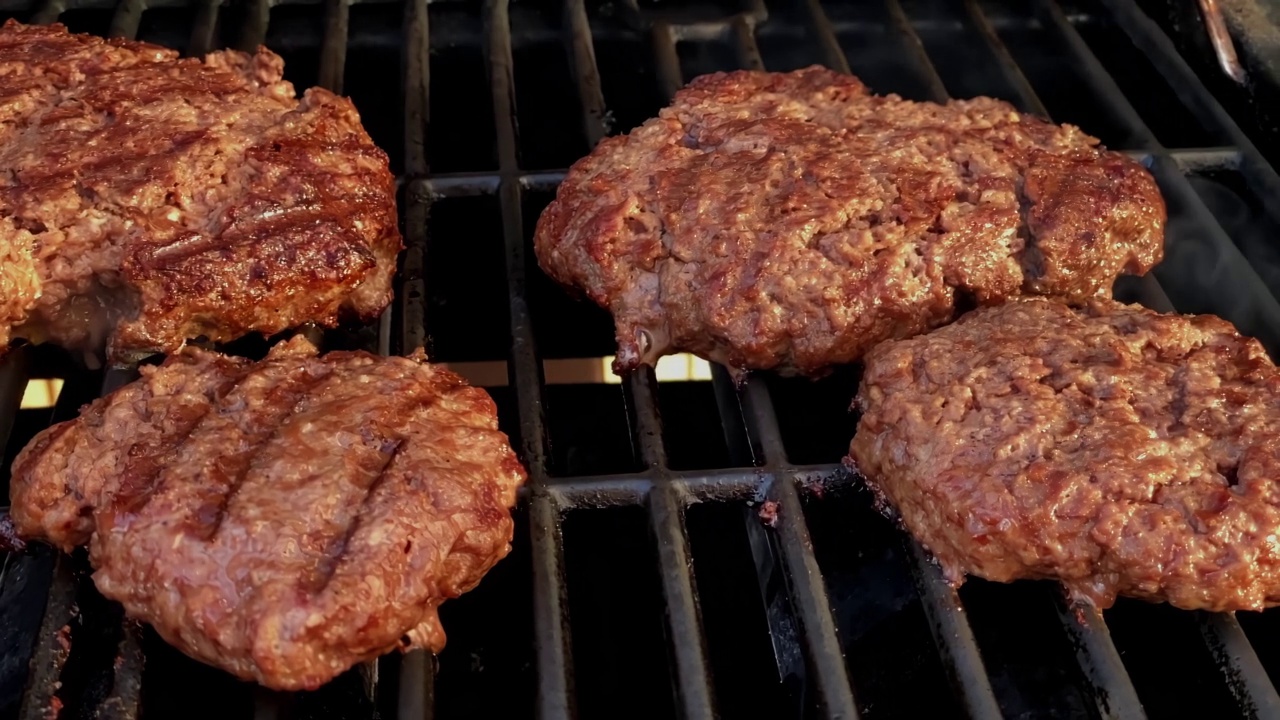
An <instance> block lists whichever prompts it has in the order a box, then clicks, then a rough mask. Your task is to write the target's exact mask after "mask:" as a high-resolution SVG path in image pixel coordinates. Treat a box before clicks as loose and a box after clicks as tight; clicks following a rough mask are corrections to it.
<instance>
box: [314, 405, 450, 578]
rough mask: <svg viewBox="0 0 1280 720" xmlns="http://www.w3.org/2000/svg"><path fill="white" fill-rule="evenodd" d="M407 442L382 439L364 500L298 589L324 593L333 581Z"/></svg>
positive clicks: (406, 440)
mask: <svg viewBox="0 0 1280 720" xmlns="http://www.w3.org/2000/svg"><path fill="white" fill-rule="evenodd" d="M434 404H435V403H434V402H431V403H428V404H427V405H426V407H430V406H431V405H434ZM388 442H389V443H390V448H387V447H386V445H387V443H388ZM408 442H409V441H408V439H407V438H403V437H402V438H397V439H394V440H391V439H389V438H384V439H383V441H382V443H383V448H381V452H382V454H383V458H384V459H383V461H382V464H381V467H379V468H378V474H377V475H375V476H374V478H373V481H372V482H370V483H369V485H368V487H366V488H365V491H364V497H363V498H361V500H360V507H359V509H357V510H356V512H355V513H354V514H352V516H351V519H350V521H348V523H347V527H346V528H345V529H344V530H343V531H342V534H341V535H338V536H337V537H336V538H334V539H333V540H330V541H329V543H328V547H326V548H325V553H324V557H323V558H322V559H321V560H320V561H319V562H318V563H316V569H315V572H314V573H313V574H312V576H311V577H310V578H307V579H304V580H303V582H302V583H301V586H302V588H303V589H304V590H305V591H306V592H308V593H309V594H311V595H319V594H320V593H322V592H324V589H325V588H326V587H328V586H329V582H330V581H331V580H333V576H334V574H335V573H337V571H338V567H339V566H341V565H342V561H343V559H344V558H345V557H346V555H347V550H348V547H349V545H350V543H351V538H353V537H355V534H356V532H357V531H358V530H359V529H360V526H361V525H362V524H363V523H364V522H367V521H366V519H365V518H366V517H367V515H368V510H369V501H370V500H371V499H372V498H373V494H374V492H375V491H376V490H377V489H378V487H379V486H380V485H382V483H383V482H384V481H385V480H386V478H387V475H388V472H387V471H388V470H389V469H390V468H391V464H392V463H393V462H395V459H396V457H398V456H399V455H400V451H401V449H403V448H404V447H405V446H406V445H407V444H408Z"/></svg>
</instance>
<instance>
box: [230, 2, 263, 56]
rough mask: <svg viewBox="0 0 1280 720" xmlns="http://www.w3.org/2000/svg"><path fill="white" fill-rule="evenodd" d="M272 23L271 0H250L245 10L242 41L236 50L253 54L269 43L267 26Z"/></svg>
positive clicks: (241, 31)
mask: <svg viewBox="0 0 1280 720" xmlns="http://www.w3.org/2000/svg"><path fill="white" fill-rule="evenodd" d="M270 23H271V0H249V3H248V7H246V8H245V16H244V25H242V26H241V28H240V40H239V42H237V43H236V48H237V49H239V50H242V51H244V52H247V53H252V52H253V51H254V50H256V49H257V48H258V46H259V45H261V44H263V43H265V42H266V41H267V26H268V25H269V24H270Z"/></svg>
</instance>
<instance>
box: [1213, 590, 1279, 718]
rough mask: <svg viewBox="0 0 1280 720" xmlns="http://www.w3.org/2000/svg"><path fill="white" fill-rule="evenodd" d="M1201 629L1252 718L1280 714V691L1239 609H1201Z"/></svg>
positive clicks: (1242, 710) (1232, 687)
mask: <svg viewBox="0 0 1280 720" xmlns="http://www.w3.org/2000/svg"><path fill="white" fill-rule="evenodd" d="M1199 614H1200V632H1201V634H1202V635H1204V641H1205V643H1206V644H1207V645H1208V646H1209V652H1210V654H1211V655H1213V659H1214V662H1215V663H1216V664H1217V665H1218V669H1219V670H1221V671H1222V675H1223V677H1224V679H1225V680H1226V681H1227V688H1228V689H1229V690H1231V694H1232V695H1233V696H1234V697H1235V699H1236V702H1237V703H1239V705H1240V710H1241V712H1242V713H1244V715H1245V716H1247V717H1250V718H1259V719H1261V718H1275V717H1280V695H1277V693H1276V688H1275V685H1273V684H1272V683H1271V678H1270V677H1268V676H1267V671H1266V669H1265V668H1263V667H1262V662H1261V661H1260V660H1258V653H1257V652H1256V651H1254V649H1253V645H1251V644H1249V638H1247V637H1245V634H1244V630H1243V629H1241V627H1240V623H1239V622H1238V621H1237V620H1236V616H1235V613H1199Z"/></svg>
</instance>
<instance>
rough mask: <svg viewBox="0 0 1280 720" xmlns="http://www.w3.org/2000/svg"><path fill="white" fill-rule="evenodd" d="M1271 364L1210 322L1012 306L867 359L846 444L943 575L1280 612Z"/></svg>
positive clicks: (1106, 600) (1110, 305)
mask: <svg viewBox="0 0 1280 720" xmlns="http://www.w3.org/2000/svg"><path fill="white" fill-rule="evenodd" d="M1278 393H1280V372H1277V370H1276V367H1275V365H1274V364H1273V363H1272V362H1271V360H1270V359H1269V358H1268V357H1267V356H1266V354H1265V352H1264V351H1263V349H1262V346H1261V345H1260V344H1259V343H1258V342H1257V341H1255V340H1251V339H1246V338H1244V337H1241V336H1240V335H1239V334H1238V333H1237V332H1236V331H1235V329H1234V328H1232V327H1231V325H1230V324H1228V323H1227V322H1226V321H1224V320H1220V319H1218V318H1215V317H1210V316H1182V315H1162V314H1158V313H1155V312H1152V311H1150V310H1146V309H1143V308H1140V307H1138V306H1126V305H1122V304H1119V303H1115V302H1112V301H1095V302H1093V303H1091V304H1089V305H1088V306H1087V307H1086V308H1084V309H1080V310H1073V309H1070V308H1068V307H1066V306H1065V305H1061V304H1058V303H1055V302H1052V301H1049V300H1045V299H1038V298H1037V299H1022V300H1018V301H1013V302H1011V303H1009V304H1007V305H1004V306H1001V307H994V308H986V309H981V310H977V311H975V312H973V313H970V314H968V315H966V316H964V317H963V318H961V319H960V320H959V321H958V322H956V323H955V324H954V325H950V326H948V327H945V328H942V329H940V330H936V331H934V332H932V333H929V334H927V335H923V336H920V337H917V338H914V339H911V340H905V341H896V342H887V343H885V344H883V345H881V346H879V347H877V348H875V349H874V350H872V351H871V352H870V353H869V354H868V355H867V358H866V371H865V373H864V375H863V379H862V386H861V388H860V389H859V391H858V405H859V407H860V408H861V409H862V413H863V414H862V418H861V420H860V422H859V423H858V431H857V435H856V436H855V437H854V439H853V445H852V448H851V456H852V460H853V461H854V462H855V464H856V466H857V468H858V469H859V470H860V471H861V473H862V474H863V476H864V477H865V478H866V480H867V483H868V484H869V485H870V486H871V488H872V489H873V490H874V491H875V492H876V493H877V495H878V496H879V497H880V498H881V499H882V500H883V501H884V503H885V504H886V505H887V506H888V507H887V509H892V510H896V514H897V516H898V517H899V518H901V521H902V524H903V525H905V526H906V528H907V529H908V530H909V531H910V532H911V533H912V534H914V535H915V536H916V537H917V538H919V539H920V541H921V542H922V543H923V544H924V545H925V546H927V547H928V548H929V549H930V550H931V551H932V552H933V554H934V556H935V557H936V558H937V559H938V562H939V563H940V564H941V565H942V568H943V570H944V571H945V573H946V575H947V577H948V578H949V579H950V580H951V581H952V582H953V583H956V584H959V583H960V582H961V581H962V580H963V578H964V575H965V574H966V573H970V574H973V575H978V576H980V577H983V578H987V579H989V580H998V581H1002V582H1008V581H1012V580H1016V579H1019V578H1051V579H1056V580H1060V581H1062V582H1063V583H1064V584H1065V585H1066V587H1067V589H1068V591H1069V592H1070V594H1071V595H1072V596H1073V597H1075V598H1077V599H1082V600H1086V601H1089V602H1092V603H1094V604H1095V605H1097V606H1099V607H1103V608H1105V607H1108V606H1110V605H1111V604H1112V603H1113V602H1114V601H1115V598H1116V596H1117V595H1127V596H1133V597H1138V598H1143V599H1146V600H1152V601H1168V602H1169V603H1171V604H1173V605H1175V606H1177V607H1180V608H1185V609H1206V610H1215V611H1226V610H1261V609H1263V608H1266V607H1270V606H1272V605H1276V604H1278V603H1280V540H1277V536H1278V535H1280V489H1278V487H1280V486H1277V484H1276V478H1277V477H1280V444H1277V442H1276V438H1277V437H1278V436H1280V411H1277V406H1276V402H1275V398H1276V397H1277V395H1278Z"/></svg>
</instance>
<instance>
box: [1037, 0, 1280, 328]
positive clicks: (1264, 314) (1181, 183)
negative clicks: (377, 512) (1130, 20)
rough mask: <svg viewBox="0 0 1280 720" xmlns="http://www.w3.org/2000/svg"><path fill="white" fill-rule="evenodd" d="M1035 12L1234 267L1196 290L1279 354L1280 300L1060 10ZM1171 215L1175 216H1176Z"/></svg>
mask: <svg viewBox="0 0 1280 720" xmlns="http://www.w3.org/2000/svg"><path fill="white" fill-rule="evenodd" d="M1036 8H1037V10H1038V11H1039V14H1040V15H1041V16H1042V17H1043V18H1044V21H1045V24H1046V26H1047V27H1048V28H1050V29H1052V30H1054V31H1055V32H1056V33H1057V34H1058V35H1059V37H1061V39H1062V40H1063V42H1064V43H1065V44H1066V46H1067V49H1068V51H1069V52H1070V54H1071V57H1072V60H1073V61H1074V63H1073V64H1074V65H1075V66H1076V67H1078V68H1080V69H1081V70H1083V71H1084V72H1085V76H1086V77H1085V79H1086V81H1087V82H1088V84H1089V86H1090V88H1091V89H1092V90H1093V91H1094V92H1095V93H1096V94H1097V95H1098V97H1100V98H1102V99H1103V100H1104V101H1105V102H1106V108H1107V109H1108V110H1109V111H1110V112H1112V113H1113V114H1114V116H1115V118H1116V120H1118V121H1120V123H1121V124H1122V126H1123V127H1124V128H1125V130H1126V131H1127V132H1128V133H1129V135H1130V137H1131V138H1132V139H1133V140H1135V141H1136V142H1137V143H1138V144H1139V145H1140V146H1141V149H1143V150H1146V151H1147V152H1150V153H1151V154H1152V156H1153V157H1152V160H1151V163H1150V165H1151V166H1152V167H1151V170H1152V172H1153V173H1154V174H1155V176H1156V181H1157V182H1158V183H1159V185H1160V188H1161V190H1163V191H1164V195H1165V200H1166V201H1167V202H1168V204H1169V206H1170V208H1171V209H1172V210H1177V209H1181V210H1183V211H1184V212H1185V213H1186V214H1187V216H1188V217H1189V219H1190V220H1191V221H1192V224H1193V225H1194V226H1195V227H1196V229H1197V230H1198V231H1199V233H1198V235H1199V237H1200V238H1201V239H1202V240H1203V241H1205V242H1207V243H1208V244H1209V245H1211V246H1212V247H1213V250H1214V252H1215V254H1217V255H1218V256H1219V257H1220V258H1222V259H1223V260H1224V261H1225V262H1226V263H1228V264H1229V265H1230V266H1231V273H1232V282H1230V283H1224V284H1220V285H1219V286H1217V287H1214V288H1207V287H1201V288H1197V290H1199V291H1201V292H1205V293H1209V292H1213V293H1216V295H1217V296H1218V298H1217V301H1218V302H1220V303H1222V304H1223V306H1224V307H1230V308H1232V309H1234V310H1236V313H1235V317H1234V318H1231V319H1235V320H1236V321H1237V325H1243V327H1242V329H1243V330H1244V331H1245V332H1247V333H1248V334H1251V335H1253V336H1255V337H1257V338H1258V339H1259V340H1261V341H1262V343H1263V344H1264V345H1265V346H1266V347H1267V349H1268V350H1271V351H1272V352H1273V353H1274V352H1276V351H1278V350H1280V302H1277V301H1276V298H1275V296H1273V295H1272V294H1271V292H1270V290H1269V289H1268V288H1267V286H1266V284H1265V283H1264V282H1263V281H1262V279H1261V278H1260V277H1259V276H1258V273H1257V271H1256V270H1255V269H1254V268H1253V267H1252V265H1250V264H1249V262H1248V260H1247V259H1245V257H1244V255H1242V254H1241V252H1240V249H1239V248H1237V247H1236V246H1235V244H1234V243H1232V242H1231V239H1230V238H1229V237H1228V236H1227V233H1226V231H1225V230H1223V228H1222V226H1221V225H1220V224H1218V222H1217V220H1216V219H1215V218H1214V217H1213V213H1212V212H1211V211H1210V210H1209V208H1208V207H1207V206H1206V205H1205V204H1204V201H1203V200H1201V199H1200V196H1199V195H1198V194H1197V193H1196V191H1195V189H1194V188H1193V187H1192V186H1191V183H1190V182H1189V181H1188V180H1187V178H1186V177H1185V176H1184V175H1183V174H1182V171H1181V169H1180V168H1179V167H1178V166H1177V164H1176V163H1174V162H1173V161H1172V160H1170V159H1169V154H1168V152H1167V151H1166V149H1165V148H1164V147H1163V146H1162V145H1161V144H1160V143H1159V141H1158V140H1157V139H1156V137H1155V135H1154V133H1152V132H1151V129H1150V128H1149V127H1147V125H1146V123H1145V122H1143V120H1142V117H1141V116H1140V115H1139V114H1138V111H1137V110H1136V109H1135V108H1134V106H1133V105H1132V104H1131V103H1130V102H1129V99H1128V97H1127V96H1126V95H1125V94H1124V92H1123V91H1121V89H1120V87H1119V85H1117V84H1116V81H1115V79H1114V78H1113V77H1111V75H1110V73H1109V72H1108V71H1107V69H1106V68H1105V67H1104V66H1103V65H1102V62H1101V61H1100V60H1099V59H1098V58H1097V56H1096V55H1094V54H1093V51H1092V50H1091V49H1090V48H1089V46H1088V44H1087V43H1085V41H1084V39H1083V38H1082V37H1080V34H1079V33H1078V32H1077V31H1076V29H1075V27H1074V26H1072V24H1071V22H1070V21H1069V20H1068V19H1067V17H1066V15H1064V14H1063V12H1062V9H1061V8H1059V7H1058V6H1056V5H1054V4H1053V3H1052V2H1051V1H1050V0H1039V1H1038V2H1037V3H1036ZM1170 215H1171V216H1173V215H1174V213H1170ZM1155 273H1156V275H1157V277H1158V276H1159V275H1160V274H1161V270H1160V268H1159V266H1157V268H1156V270H1155ZM1228 296H1229V297H1228ZM1242 319H1245V320H1248V322H1249V323H1250V325H1246V324H1244V323H1242V322H1240V321H1241V320H1242Z"/></svg>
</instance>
